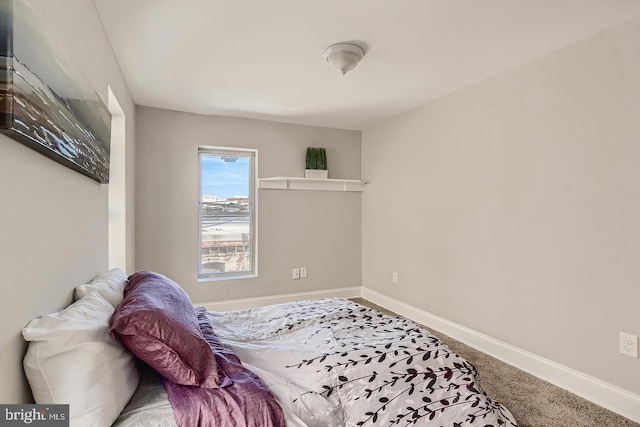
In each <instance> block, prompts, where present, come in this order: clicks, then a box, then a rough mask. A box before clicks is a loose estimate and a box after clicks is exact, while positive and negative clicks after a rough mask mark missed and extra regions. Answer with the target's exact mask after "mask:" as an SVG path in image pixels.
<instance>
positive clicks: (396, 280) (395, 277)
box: [391, 271, 398, 283]
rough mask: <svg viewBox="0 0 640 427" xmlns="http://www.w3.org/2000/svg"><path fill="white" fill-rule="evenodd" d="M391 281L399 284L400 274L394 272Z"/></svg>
mask: <svg viewBox="0 0 640 427" xmlns="http://www.w3.org/2000/svg"><path fill="white" fill-rule="evenodd" d="M391 281H393V283H398V273H397V272H395V271H394V272H393V274H392V275H391Z"/></svg>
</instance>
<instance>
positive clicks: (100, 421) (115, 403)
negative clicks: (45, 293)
mask: <svg viewBox="0 0 640 427" xmlns="http://www.w3.org/2000/svg"><path fill="white" fill-rule="evenodd" d="M113 311H114V308H113V307H112V306H111V304H109V302H107V301H106V300H105V299H104V298H103V297H102V296H101V295H100V294H99V293H97V292H92V293H90V294H89V295H87V296H86V297H84V298H82V299H81V300H79V301H76V302H75V303H73V304H72V305H70V306H69V307H67V308H66V309H64V310H62V311H60V312H57V313H52V314H47V315H45V316H42V317H40V318H38V319H34V320H32V321H31V322H30V323H29V325H27V327H26V328H24V329H23V330H22V335H23V336H24V338H25V340H27V341H31V342H30V343H29V348H28V350H27V354H26V355H25V357H24V371H25V374H26V376H27V379H28V380H29V385H30V386H31V391H32V392H33V397H34V399H35V401H36V403H38V404H46V403H53V404H69V405H70V406H69V410H70V419H71V425H72V426H97V427H99V426H110V425H111V424H113V422H114V421H115V420H116V418H117V417H118V415H119V414H120V412H122V410H123V409H124V407H125V405H126V404H127V402H128V401H129V398H131V395H132V394H133V392H134V391H135V389H136V387H137V385H138V382H139V379H140V374H139V372H138V368H137V366H136V361H135V359H134V357H133V355H132V354H131V353H129V351H128V350H126V349H125V348H124V347H123V346H122V345H121V344H120V343H119V342H116V341H115V340H114V339H113V338H111V335H110V334H109V319H110V318H111V315H112V314H113Z"/></svg>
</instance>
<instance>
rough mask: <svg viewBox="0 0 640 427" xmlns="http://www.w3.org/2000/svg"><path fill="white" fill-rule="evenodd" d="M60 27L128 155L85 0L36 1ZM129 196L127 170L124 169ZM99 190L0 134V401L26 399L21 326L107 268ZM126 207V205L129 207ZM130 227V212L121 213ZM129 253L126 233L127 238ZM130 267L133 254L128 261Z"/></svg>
mask: <svg viewBox="0 0 640 427" xmlns="http://www.w3.org/2000/svg"><path fill="white" fill-rule="evenodd" d="M37 2H38V3H40V4H41V5H42V7H43V8H44V9H45V11H46V13H47V15H48V16H49V17H51V18H52V20H54V21H57V22H64V25H59V26H58V28H59V29H60V37H61V43H62V45H64V46H65V47H66V48H67V52H68V54H69V57H70V58H71V59H72V60H73V61H74V62H75V64H76V65H77V66H78V67H79V68H80V69H81V70H82V71H83V73H84V74H85V75H86V76H87V77H88V78H89V79H90V81H91V82H92V83H93V84H94V85H95V88H96V90H97V91H98V92H99V94H100V96H101V97H102V99H103V101H105V103H106V101H107V85H111V87H112V89H113V91H114V93H115V95H116V97H117V98H118V100H119V102H120V105H121V106H122V108H123V109H124V111H125V113H126V114H127V138H128V140H127V144H128V150H129V153H128V154H130V155H133V150H134V148H135V147H134V113H135V109H134V105H133V102H132V100H131V97H130V95H129V92H128V89H127V87H126V85H125V83H124V80H123V78H122V76H121V74H120V70H119V67H118V64H117V62H116V60H115V57H114V55H113V53H112V51H111V47H110V45H109V44H108V42H107V39H106V37H105V35H104V32H103V30H102V25H101V23H100V20H99V17H98V14H97V11H96V9H95V5H94V3H93V2H92V1H89V0H57V1H55V2H51V1H49V0H38V1H37ZM128 175H129V176H128V178H129V185H130V188H129V190H130V191H129V192H130V194H129V197H131V198H132V197H133V190H134V188H133V165H128ZM107 190H108V187H107V186H106V185H100V184H98V183H97V182H95V181H93V180H91V179H89V178H87V177H85V176H83V175H81V174H79V173H77V172H74V171H72V170H71V169H68V168H66V167H64V166H62V165H60V164H59V163H56V162H54V161H52V160H50V159H48V158H46V157H45V156H43V155H41V154H39V153H36V152H35V151H33V150H31V149H29V148H27V147H25V146H24V145H22V144H20V143H19V142H16V141H14V140H13V139H9V138H7V137H5V136H4V135H0V195H2V201H1V202H0V203H1V205H0V206H1V208H0V224H1V225H2V238H1V239H0V265H2V284H1V285H0V286H1V287H2V294H3V297H2V299H1V300H0V324H2V328H1V329H0V402H2V403H13V402H27V401H29V400H30V399H31V397H30V393H29V391H28V388H27V385H26V381H25V380H24V374H23V371H22V357H23V355H24V351H25V348H26V346H25V344H24V341H23V339H22V335H21V332H22V328H23V327H24V326H25V325H26V324H27V323H28V322H29V321H30V320H31V319H32V318H34V317H37V316H39V315H42V314H45V313H48V312H52V311H56V310H59V309H60V308H62V307H64V306H65V305H66V304H68V303H69V302H70V301H71V295H72V290H73V288H74V287H75V286H76V285H78V284H80V283H85V282H86V281H88V280H90V279H91V278H92V277H93V276H94V275H96V274H98V273H100V272H102V271H103V270H104V269H106V266H107V253H108V248H107V214H108V212H107V211H108V209H107V208H108V205H107V192H108V191H107ZM129 206H132V204H130V205H129ZM127 215H128V216H129V219H130V221H129V223H130V224H133V216H132V215H133V211H132V210H131V211H130V212H128V213H127ZM128 245H129V246H130V248H131V249H130V250H131V254H133V235H132V234H130V238H129V241H128ZM130 263H131V264H130V265H131V267H132V266H133V257H131V259H130Z"/></svg>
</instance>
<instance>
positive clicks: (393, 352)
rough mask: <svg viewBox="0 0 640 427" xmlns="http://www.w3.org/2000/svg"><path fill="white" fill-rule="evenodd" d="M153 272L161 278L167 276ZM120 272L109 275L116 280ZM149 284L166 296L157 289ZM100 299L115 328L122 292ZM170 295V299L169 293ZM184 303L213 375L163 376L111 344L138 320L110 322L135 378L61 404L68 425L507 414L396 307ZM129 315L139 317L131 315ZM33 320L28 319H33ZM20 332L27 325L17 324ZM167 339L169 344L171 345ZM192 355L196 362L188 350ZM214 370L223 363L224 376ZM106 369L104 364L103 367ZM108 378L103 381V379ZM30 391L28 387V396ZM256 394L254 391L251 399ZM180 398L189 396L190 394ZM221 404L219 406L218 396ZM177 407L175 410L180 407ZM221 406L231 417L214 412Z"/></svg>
mask: <svg viewBox="0 0 640 427" xmlns="http://www.w3.org/2000/svg"><path fill="white" fill-rule="evenodd" d="M136 274H138V273H136ZM144 274H147V272H145V273H144ZM149 274H154V273H149ZM158 276H159V275H158ZM153 277H154V278H156V277H157V276H153ZM159 277H160V278H161V280H162V281H163V282H165V281H168V282H167V283H170V284H171V283H173V282H170V281H169V280H168V279H166V278H163V277H162V276H159ZM122 278H123V276H122V275H119V280H122ZM165 279H166V280H165ZM134 282H135V280H134ZM173 285H175V284H173ZM173 285H171V286H173ZM152 286H153V288H147V289H146V290H144V289H143V291H144V292H145V293H148V292H149V289H156V286H157V283H156V282H153V283H152ZM175 286H177V285H175ZM112 287H113V288H117V287H116V286H112ZM110 291H111V289H110ZM76 293H77V296H78V297H79V301H81V300H82V299H84V298H90V299H95V300H99V299H100V297H99V296H96V293H98V292H97V291H96V288H95V286H94V288H93V289H91V287H90V286H89V285H87V287H86V288H85V289H83V290H81V291H80V292H78V291H77V292H76ZM112 293H113V294H114V295H115V296H113V298H112V301H111V303H114V302H118V300H119V296H118V295H117V291H114V292H112ZM160 293H161V294H162V295H163V298H166V295H167V292H165V291H162V292H160ZM125 294H126V292H125ZM189 303H190V301H189ZM76 304H77V303H76ZM110 305H111V306H112V308H113V310H107V311H111V312H112V314H111V317H110V325H109V330H110V331H111V332H112V333H113V330H114V327H115V328H118V320H117V319H118V316H119V315H121V313H122V312H123V309H122V306H123V305H126V304H124V303H122V304H121V303H119V302H118V304H116V305H115V307H113V304H110ZM170 305H171V306H173V308H175V306H176V303H175V302H171V304H170ZM124 311H125V312H126V310H124ZM119 313H120V314H119ZM194 314H195V315H196V317H197V319H198V321H199V327H200V330H201V332H202V337H203V338H204V340H205V341H206V342H207V343H208V344H209V345H208V348H210V349H211V352H212V353H213V354H214V355H215V356H216V357H217V359H216V361H217V365H216V366H217V367H216V368H215V369H216V372H217V374H216V375H218V377H217V378H216V381H215V382H216V384H214V385H211V384H204V383H203V384H204V385H203V386H198V385H194V384H176V383H175V382H172V381H170V380H168V379H167V377H171V376H172V375H174V374H175V373H174V372H168V373H166V372H164V371H163V369H165V368H166V367H165V368H163V367H162V366H158V362H157V361H154V360H151V363H142V362H140V361H139V360H138V358H137V357H136V358H134V357H133V356H132V353H133V354H136V356H142V357H140V358H141V359H142V360H145V357H146V356H145V355H144V354H142V355H138V354H137V352H139V350H136V349H135V345H136V344H134V345H133V347H134V349H133V350H130V349H125V348H124V347H123V346H122V344H125V346H126V345H127V342H128V341H129V340H136V343H138V340H139V337H138V336H137V334H138V332H135V334H132V335H130V336H127V335H126V334H121V335H118V333H117V332H116V333H115V336H116V338H118V339H117V340H113V339H112V341H113V342H112V343H108V344H109V345H112V346H113V347H116V346H117V347H118V349H119V350H121V351H122V354H121V355H123V357H130V358H131V360H133V363H134V364H136V372H135V373H131V372H128V373H127V376H129V377H131V376H132V377H133V378H135V380H136V381H135V387H131V384H127V387H126V389H127V390H129V392H127V393H125V392H123V393H124V394H123V396H121V398H120V399H119V401H118V403H117V405H114V407H113V408H110V412H109V413H108V414H105V413H102V412H101V413H95V412H96V411H91V410H89V411H88V412H89V414H88V415H87V414H85V413H79V410H80V408H78V407H77V406H76V405H74V404H72V405H71V419H72V423H71V425H72V426H74V425H76V424H74V422H73V420H74V412H75V413H76V414H77V415H76V417H75V419H77V420H82V421H79V422H83V423H85V424H80V423H77V425H90V424H86V422H87V420H93V419H99V421H93V424H91V425H110V424H111V423H113V425H114V426H117V427H133V426H138V427H143V426H167V427H173V426H177V425H180V426H183V425H184V426H191V425H203V426H206V425H211V426H215V425H228V426H232V425H247V426H253V425H255V426H265V425H268V426H270V425H273V426H276V425H285V424H286V425H287V426H296V427H297V426H300V427H302V426H308V427H315V426H323V427H325V426H349V427H351V426H354V427H359V426H407V425H425V426H443V427H458V426H495V427H497V426H505V427H514V426H517V424H516V421H515V420H514V418H513V416H512V415H511V413H510V412H509V411H508V410H507V409H506V408H505V407H503V406H502V405H501V404H500V403H498V402H496V401H494V400H492V399H491V398H490V397H489V396H487V395H486V393H485V392H484V391H483V390H482V388H481V387H480V385H479V384H478V382H477V372H476V369H475V367H474V366H473V365H472V364H470V363H469V362H468V361H466V360H464V359H462V358H461V357H460V356H458V355H457V354H455V353H453V352H452V351H451V350H450V349H449V348H448V347H447V346H446V345H444V344H443V343H442V342H440V341H439V340H438V339H437V338H436V337H435V336H433V335H432V334H431V333H429V332H428V331H427V330H425V329H424V328H422V327H421V326H419V325H417V324H415V323H413V322H411V321H409V320H407V319H404V318H402V317H394V316H389V315H386V314H382V313H380V312H378V311H376V310H374V309H371V308H368V307H364V306H362V305H359V304H357V303H355V302H352V301H349V300H345V299H339V298H325V299H320V300H311V301H300V302H295V303H286V304H279V305H274V306H268V307H260V308H256V309H251V310H242V311H234V312H207V311H205V310H204V309H203V308H195V309H194ZM114 318H116V320H115V321H114V320H113V319H114ZM101 321H102V322H104V319H102V320H101ZM34 322H35V321H34ZM32 323H33V322H32ZM132 323H134V324H136V325H138V326H139V324H140V320H139V316H138V317H136V318H135V322H132ZM30 326H32V325H30ZM33 326H38V325H37V322H36V325H33ZM156 326H157V325H156ZM28 329H29V327H27V328H25V331H27V330H28ZM146 329H149V328H146ZM25 338H27V339H29V338H33V336H32V335H30V333H28V332H27V333H26V334H25ZM85 338H86V337H85ZM143 340H144V339H143ZM31 341H32V343H31V345H30V348H29V351H28V353H27V356H26V357H25V372H26V373H27V377H28V378H29V381H30V384H32V388H33V387H34V385H35V387H36V388H37V387H38V382H37V381H32V378H33V377H34V375H33V372H31V370H32V368H30V366H32V365H33V364H34V363H33V361H31V360H30V358H31V356H30V354H29V353H30V352H31V350H32V347H33V346H34V345H33V344H34V342H35V343H42V341H36V340H33V339H31ZM179 345H180V343H178V344H176V346H179ZM198 345H200V343H198ZM35 346H36V347H37V345H35ZM143 347H144V351H146V350H147V349H148V348H150V347H153V345H150V344H149V343H148V342H147V343H145V344H144V346H143ZM191 347H192V346H191ZM144 351H143V352H144ZM176 351H177V352H178V353H179V352H180V350H179V349H178V350H176ZM186 351H187V353H189V355H188V357H193V353H194V352H192V351H191V352H190V350H189V349H186ZM185 354H186V353H185ZM165 355H166V353H165ZM165 358H166V357H165ZM165 362H166V360H165ZM175 363H176V362H175V360H172V361H171V362H170V363H165V364H166V365H167V366H170V367H171V369H173V367H174V366H175ZM197 363H201V362H193V364H197ZM225 363H226V364H225ZM154 365H156V366H154ZM103 366H104V364H103ZM221 366H222V368H221ZM209 368H210V367H209ZM209 368H207V369H209ZM119 369H120V368H119ZM205 371H206V369H205ZM223 371H226V372H227V373H229V374H228V376H225V374H224V372H223ZM158 372H163V375H160V374H159V373H158ZM114 375H115V374H114V373H113V371H111V374H109V376H111V377H113V376H114ZM196 377H197V375H196V376H195V377H194V376H191V377H189V378H187V379H186V380H185V379H181V378H177V379H176V378H172V379H174V380H176V381H177V382H181V381H182V382H189V381H195V382H198V381H200V382H202V381H208V380H206V379H203V378H204V377H203V378H199V379H198V378H196ZM138 378H139V381H138ZM207 378H210V376H208V377H207ZM247 378H248V379H249V380H247V382H248V383H251V387H257V389H255V390H257V392H255V390H254V389H251V390H250V391H248V392H245V391H241V392H240V395H239V396H238V395H237V394H238V393H236V395H233V396H232V397H231V398H230V397H229V396H231V395H230V394H229V390H232V389H234V388H235V387H236V383H238V384H239V383H242V382H243V381H245V380H246V379H247ZM125 380H127V378H125ZM129 382H131V381H130V379H129ZM93 383H95V380H94V381H93ZM224 384H227V385H229V384H233V385H230V386H228V387H227V386H226V385H224ZM109 387H110V388H111V389H113V386H112V385H110V386H109ZM122 388H123V389H124V388H125V387H122ZM243 390H244V389H243ZM232 391H233V390H232ZM236 391H237V390H236ZM198 393H203V394H202V395H199V394H198ZM246 393H249V394H251V396H252V397H251V398H246V399H245V398H244V397H243V395H242V394H246ZM36 394H38V393H37V392H36V391H34V396H36ZM45 397H48V398H51V396H45ZM72 397H73V396H72ZM85 397H86V396H85ZM125 398H126V400H125ZM263 398H265V402H266V403H264V404H263V403H258V401H261V399H263ZM191 399H194V400H198V399H200V400H201V401H200V402H199V403H195V404H194V403H193V402H190V400H191ZM36 401H38V397H36ZM185 401H189V402H186V403H185ZM176 402H177V403H176ZM229 402H231V403H229ZM238 402H239V403H238ZM272 402H275V405H277V406H278V408H275V407H274V406H273V403H272ZM38 403H40V402H38ZM43 403H44V402H43ZM47 403H67V402H62V401H58V402H54V401H50V402H47ZM123 403H124V404H123ZM229 404H231V406H225V405H229ZM78 405H79V406H81V405H80V404H78ZM181 405H182V408H180V406H181ZM74 406H76V408H75V411H74ZM207 406H216V409H215V410H214V412H213V413H209V412H207V411H209V409H210V408H207ZM245 406H251V408H250V409H251V410H254V408H253V406H259V409H257V412H251V411H249V410H247V409H245ZM180 411H183V412H184V413H183V414H182V415H180V414H179V412H180ZM245 411H246V414H243V412H245ZM85 412H87V411H85ZM229 413H231V414H232V416H233V417H236V418H225V417H227V416H229ZM87 417H90V418H87ZM185 417H186V418H185ZM243 417H244V418H243Z"/></svg>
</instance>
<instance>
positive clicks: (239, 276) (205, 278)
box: [198, 273, 258, 283]
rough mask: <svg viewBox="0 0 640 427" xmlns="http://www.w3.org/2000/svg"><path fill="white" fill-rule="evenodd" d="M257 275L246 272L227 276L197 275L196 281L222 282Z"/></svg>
mask: <svg viewBox="0 0 640 427" xmlns="http://www.w3.org/2000/svg"><path fill="white" fill-rule="evenodd" d="M256 277H258V275H257V274H255V273H247V274H238V275H233V276H232V275H229V276H220V277H207V276H205V277H198V283H201V282H202V283H205V282H222V281H226V280H242V279H255V278H256Z"/></svg>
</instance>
